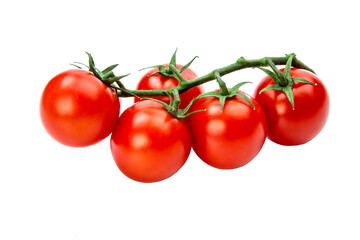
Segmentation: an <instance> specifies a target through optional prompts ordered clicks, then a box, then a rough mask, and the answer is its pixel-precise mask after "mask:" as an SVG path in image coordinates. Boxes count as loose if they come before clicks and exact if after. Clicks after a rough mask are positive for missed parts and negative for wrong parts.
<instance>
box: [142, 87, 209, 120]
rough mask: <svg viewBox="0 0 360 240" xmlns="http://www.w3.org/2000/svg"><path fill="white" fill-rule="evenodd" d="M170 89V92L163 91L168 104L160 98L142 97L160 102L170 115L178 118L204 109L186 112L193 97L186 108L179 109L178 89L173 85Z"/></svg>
mask: <svg viewBox="0 0 360 240" xmlns="http://www.w3.org/2000/svg"><path fill="white" fill-rule="evenodd" d="M170 90H171V91H170V94H169V93H168V92H166V91H164V92H165V93H166V94H167V95H168V96H169V98H170V104H167V103H165V102H163V101H161V100H158V99H154V98H147V97H145V98H143V99H149V100H153V101H155V102H158V103H161V104H162V105H163V106H164V108H165V109H166V111H167V112H168V113H169V114H170V115H172V116H173V117H176V118H180V119H183V118H187V117H189V116H190V115H192V114H194V113H197V112H202V111H205V110H198V111H194V112H190V113H188V111H189V109H190V107H191V105H192V104H193V103H194V101H195V99H193V100H191V102H190V103H189V104H188V105H187V106H186V108H184V109H180V108H179V105H180V94H179V91H178V89H177V88H176V87H174V88H171V89H170Z"/></svg>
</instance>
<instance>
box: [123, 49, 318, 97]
mask: <svg viewBox="0 0 360 240" xmlns="http://www.w3.org/2000/svg"><path fill="white" fill-rule="evenodd" d="M289 58H293V59H292V64H291V66H292V67H296V68H302V69H305V70H308V71H310V72H313V73H315V72H314V71H313V70H312V69H311V68H309V67H308V66H306V65H305V64H304V63H303V62H301V61H300V60H299V59H297V58H296V56H295V54H293V53H291V54H287V55H285V56H284V57H264V58H260V59H245V58H244V57H240V58H239V59H238V60H237V61H236V62H235V63H233V64H230V65H228V66H225V67H222V68H218V69H215V70H213V71H212V72H210V73H208V74H206V75H204V76H201V77H198V78H195V79H193V80H189V81H182V79H181V77H180V79H178V80H180V81H179V82H180V84H179V85H178V86H177V87H176V89H177V90H178V92H179V93H183V92H185V91H187V90H189V89H191V88H193V87H195V86H198V85H201V84H204V83H206V82H209V81H212V80H215V79H216V76H217V75H219V76H223V75H226V74H229V73H232V72H235V71H238V70H240V69H244V68H257V67H267V66H269V62H272V63H274V64H275V65H286V62H287V61H288V59H289ZM170 67H171V66H170ZM172 70H175V71H174V72H175V74H176V73H178V72H177V71H176V68H175V69H174V66H173V68H172ZM177 77H178V78H179V76H177ZM172 91H173V90H172V89H166V90H130V89H126V88H124V91H117V94H118V96H119V97H134V96H138V97H142V96H147V97H149V96H167V95H169V94H170V95H171V93H172Z"/></svg>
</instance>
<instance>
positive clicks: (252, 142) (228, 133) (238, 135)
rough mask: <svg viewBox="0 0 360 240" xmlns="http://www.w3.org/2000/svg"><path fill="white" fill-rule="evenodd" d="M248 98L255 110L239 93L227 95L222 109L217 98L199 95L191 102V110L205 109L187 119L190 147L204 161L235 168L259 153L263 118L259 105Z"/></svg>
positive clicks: (222, 167) (218, 166) (264, 136)
mask: <svg viewBox="0 0 360 240" xmlns="http://www.w3.org/2000/svg"><path fill="white" fill-rule="evenodd" d="M239 92H241V91H239ZM241 93H243V92H241ZM248 97H249V99H250V100H251V102H252V103H253V104H254V107H255V109H254V108H253V107H252V106H251V105H250V104H249V103H248V102H247V101H245V100H244V99H243V98H241V97H239V96H235V97H232V98H227V99H226V100H225V105H224V109H223V111H222V112H221V106H220V102H219V99H218V98H216V97H204V98H200V99H198V100H196V101H195V102H194V104H193V105H192V108H191V111H196V110H201V109H206V111H203V112H198V113H195V114H193V115H191V116H190V117H189V120H188V123H189V126H190V129H191V134H192V142H193V149H194V151H195V153H196V154H197V155H198V157H199V158H201V159H202V160H203V161H204V162H205V163H207V164H209V165H210V166H213V167H216V168H220V169H234V168H238V167H241V166H243V165H245V164H247V163H248V162H250V161H251V160H252V159H253V158H254V157H255V156H256V155H257V154H258V153H259V151H260V149H261V148H262V146H263V144H264V142H265V139H266V119H265V114H264V112H263V110H262V108H261V106H260V105H259V104H258V103H257V102H256V101H255V100H254V99H252V98H251V97H250V96H248Z"/></svg>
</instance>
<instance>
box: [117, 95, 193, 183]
mask: <svg viewBox="0 0 360 240" xmlns="http://www.w3.org/2000/svg"><path fill="white" fill-rule="evenodd" d="M190 150H191V135H190V131H189V128H188V126H187V125H186V124H185V122H184V120H180V119H177V118H175V117H173V116H171V115H170V114H169V113H168V112H167V111H166V110H165V109H164V107H163V106H162V105H161V104H160V103H158V102H155V101H152V100H144V101H141V102H138V103H136V104H134V105H133V106H131V107H130V108H128V109H126V110H125V111H124V112H123V113H122V114H121V116H120V118H119V120H118V123H117V126H116V127H115V129H114V132H113V133H112V136H111V152H112V155H113V157H114V160H115V163H116V165H117V166H118V168H119V169H120V171H121V172H123V173H124V174H125V175H126V176H127V177H129V178H130V179H133V180H135V181H139V182H158V181H161V180H164V179H166V178H169V177H170V176H172V175H173V174H175V173H176V172H177V171H178V170H179V169H180V168H181V167H182V166H183V165H184V164H185V162H186V160H187V158H188V156H189V154H190Z"/></svg>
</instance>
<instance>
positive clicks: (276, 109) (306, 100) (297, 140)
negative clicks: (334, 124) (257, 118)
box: [255, 68, 329, 145]
mask: <svg viewBox="0 0 360 240" xmlns="http://www.w3.org/2000/svg"><path fill="white" fill-rule="evenodd" d="M280 71H281V72H283V71H284V69H281V70H280ZM291 77H298V78H303V79H305V80H308V81H310V82H312V83H316V85H311V84H306V83H301V82H295V84H294V85H293V87H292V90H293V94H294V109H293V108H292V106H291V104H290V102H289V100H288V99H287V97H286V95H285V93H284V92H282V91H275V90H269V91H264V92H262V93H261V94H259V92H260V91H261V90H262V89H263V88H265V87H268V86H270V85H274V81H273V80H272V79H271V78H270V77H269V76H266V77H265V78H264V79H263V80H262V81H261V82H260V83H259V85H258V86H257V88H256V89H255V99H256V100H257V101H258V102H259V103H260V105H261V106H262V108H263V109H264V112H265V115H266V118H267V124H268V135H267V137H268V138H269V139H270V140H272V141H273V142H275V143H278V144H282V145H299V144H304V143H306V142H308V141H310V140H311V139H313V138H314V137H315V136H316V135H317V134H318V133H319V132H320V131H321V129H322V128H323V127H324V125H325V123H326V120H327V117H328V114H329V95H328V92H327V90H326V88H325V86H324V84H323V83H322V82H321V80H320V79H319V78H318V77H317V76H315V75H314V74H312V73H310V72H308V71H306V70H303V69H296V68H292V69H291Z"/></svg>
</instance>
